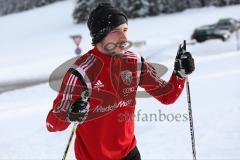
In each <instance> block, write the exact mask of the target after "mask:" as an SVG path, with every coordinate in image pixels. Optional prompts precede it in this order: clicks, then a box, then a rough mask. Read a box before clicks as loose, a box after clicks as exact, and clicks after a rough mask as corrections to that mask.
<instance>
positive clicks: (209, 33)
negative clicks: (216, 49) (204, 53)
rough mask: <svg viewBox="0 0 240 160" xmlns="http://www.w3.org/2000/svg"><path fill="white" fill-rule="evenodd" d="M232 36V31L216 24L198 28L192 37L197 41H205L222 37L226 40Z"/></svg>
mask: <svg viewBox="0 0 240 160" xmlns="http://www.w3.org/2000/svg"><path fill="white" fill-rule="evenodd" d="M230 37H231V32H230V31H228V30H226V29H219V28H218V27H217V26H216V24H213V25H205V26H201V27H199V28H196V29H195V30H194V32H193V34H192V39H193V40H196V41H197V42H204V41H206V40H209V39H221V40H222V41H226V40H227V39H229V38H230Z"/></svg>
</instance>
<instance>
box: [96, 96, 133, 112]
mask: <svg viewBox="0 0 240 160" xmlns="http://www.w3.org/2000/svg"><path fill="white" fill-rule="evenodd" d="M131 103H132V100H131V99H130V100H127V101H120V102H119V103H115V104H113V105H108V106H102V105H99V106H97V107H96V108H95V109H94V111H93V112H110V111H112V110H114V109H117V108H120V107H127V106H129V105H130V104H131Z"/></svg>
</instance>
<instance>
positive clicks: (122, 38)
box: [120, 32, 127, 41]
mask: <svg viewBox="0 0 240 160" xmlns="http://www.w3.org/2000/svg"><path fill="white" fill-rule="evenodd" d="M120 38H121V40H122V41H127V35H126V33H124V32H121V33H120Z"/></svg>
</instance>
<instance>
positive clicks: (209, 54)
mask: <svg viewBox="0 0 240 160" xmlns="http://www.w3.org/2000/svg"><path fill="white" fill-rule="evenodd" d="M72 10H73V1H66V2H59V3H55V4H52V5H50V6H47V7H43V8H38V9H35V10H32V11H27V12H24V13H19V14H13V15H9V16H4V17H0V26H1V27H0V57H1V58H0V75H1V76H0V84H4V83H9V82H17V81H23V80H31V79H44V78H47V77H48V76H49V74H50V73H51V72H52V71H53V70H54V69H55V68H56V67H58V66H59V65H60V64H62V63H63V62H64V61H66V60H68V59H70V58H72V57H73V56H75V55H74V49H75V44H74V43H73V41H72V40H71V39H70V38H69V36H70V35H73V34H81V35H82V36H83V40H82V43H81V47H82V49H83V50H84V51H87V50H88V49H90V48H91V45H90V43H91V40H90V37H89V32H88V30H87V27H86V25H85V24H83V25H75V24H73V23H72V18H71V13H72ZM239 15H240V5H237V6H230V7H224V8H214V7H210V8H203V9H192V10H187V11H184V12H182V13H176V14H171V15H161V16H157V17H151V18H146V19H135V20H130V21H129V39H130V40H132V41H142V40H145V41H146V44H147V45H146V46H145V47H143V48H142V49H141V50H140V52H141V54H142V55H143V56H144V57H146V58H148V60H149V61H151V62H157V63H162V64H164V65H166V66H168V67H169V72H168V73H167V75H166V76H164V78H165V79H166V80H167V79H168V78H169V74H170V73H171V70H172V66H173V62H174V57H175V54H176V51H177V48H178V45H179V44H180V43H181V42H182V41H183V40H184V39H187V40H189V39H190V36H191V34H192V32H193V30H194V28H195V27H197V26H200V25H204V24H210V23H214V22H216V21H217V20H218V19H219V18H224V17H233V18H237V19H239V18H240V16H239ZM187 48H188V50H189V51H191V52H192V54H193V56H194V58H195V61H196V71H195V72H194V74H192V75H191V76H190V85H191V96H192V108H193V118H194V127H195V138H196V150H197V157H198V158H199V159H240V142H239V139H240V123H239V121H240V118H239V115H240V103H239V97H240V86H239V81H240V63H239V60H240V52H239V51H236V40H235V35H232V38H231V39H230V40H229V41H227V42H222V41H220V40H210V41H208V42H206V43H202V44H196V45H191V46H190V45H189V46H187ZM133 50H136V49H134V48H133ZM56 94H57V93H56V92H55V91H53V90H52V89H51V88H50V87H49V85H48V84H47V83H45V84H41V85H37V86H34V87H29V88H25V89H21V90H16V91H11V92H6V93H3V94H0V132H1V134H0V135H1V136H0V159H61V158H62V155H63V152H64V150H65V147H66V143H67V140H68V137H69V134H70V131H71V128H69V129H68V130H67V131H65V132H58V133H49V132H47V130H46V127H45V119H46V116H47V113H48V111H49V110H50V108H51V107H52V106H51V105H52V101H53V99H54V98H55V96H56ZM160 113H161V114H160ZM150 114H156V116H157V118H163V117H164V115H166V116H167V117H168V119H167V118H166V119H165V120H162V119H161V120H157V121H150V119H149V118H150ZM187 114H188V110H187V100H186V93H185V91H184V93H183V94H182V95H181V97H180V98H179V100H178V101H177V102H176V103H175V104H173V105H171V106H164V105H162V104H160V103H158V102H157V101H156V100H154V99H153V98H141V99H140V98H138V99H137V109H136V130H135V131H136V137H137V140H138V147H139V150H140V152H141V155H142V159H143V160H152V159H154V160H158V159H191V158H192V152H191V141H190V132H189V123H188V121H187V119H188V117H186V116H187ZM160 115H161V116H160ZM173 116H178V117H179V116H181V118H178V120H177V119H176V118H175V119H173V118H172V117H173ZM146 118H148V119H149V121H145V119H146ZM70 157H71V158H72V159H74V153H73V149H72V148H71V153H70Z"/></svg>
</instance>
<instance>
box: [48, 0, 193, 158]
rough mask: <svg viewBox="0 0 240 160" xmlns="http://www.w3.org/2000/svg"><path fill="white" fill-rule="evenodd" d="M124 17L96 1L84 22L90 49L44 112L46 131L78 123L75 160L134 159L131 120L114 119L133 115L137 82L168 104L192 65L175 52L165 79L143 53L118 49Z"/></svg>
mask: <svg viewBox="0 0 240 160" xmlns="http://www.w3.org/2000/svg"><path fill="white" fill-rule="evenodd" d="M127 21H128V20H127V16H126V15H125V14H124V13H122V12H121V11H120V10H118V9H117V8H115V7H113V6H111V5H110V4H106V3H104V4H100V5H98V6H97V7H96V8H95V9H94V10H93V11H92V12H91V14H90V17H89V20H88V23H87V24H88V28H89V30H90V33H91V37H92V44H93V46H94V48H93V49H91V50H90V51H88V52H87V53H86V54H84V55H83V56H81V57H80V58H79V59H77V60H76V62H75V63H74V65H73V66H72V67H71V68H70V69H69V70H68V72H67V73H66V75H65V77H64V79H63V82H62V85H61V89H60V91H59V94H58V96H57V97H56V99H55V100H54V103H53V108H52V109H51V110H50V112H49V114H48V117H47V129H48V130H49V131H50V132H56V131H62V130H65V129H66V128H67V127H68V126H69V125H70V123H71V122H78V126H77V129H76V140H75V155H76V158H77V159H78V160H140V159H141V157H140V153H139V151H138V149H137V147H136V138H135V136H134V119H133V118H129V119H125V120H121V119H120V118H121V115H123V114H124V115H128V116H129V117H134V110H135V104H136V100H135V97H136V92H137V87H138V86H140V87H142V88H144V89H145V90H146V91H147V92H148V93H149V94H150V95H152V96H153V97H154V98H156V99H157V100H159V101H160V102H161V103H163V104H171V103H174V102H175V101H176V99H177V98H178V97H179V95H180V94H181V92H182V90H183V87H184V82H185V78H184V77H185V76H186V75H188V74H190V73H192V72H193V70H194V63H193V58H192V57H191V54H190V53H189V52H186V54H184V55H183V54H182V55H181V54H178V56H177V57H176V62H175V67H174V72H173V74H172V76H171V78H170V80H169V82H165V81H164V80H162V79H161V78H159V77H158V76H157V75H156V73H155V70H154V68H153V67H152V66H151V65H150V64H149V63H147V62H146V61H145V60H144V58H142V57H140V56H139V55H137V54H134V53H132V52H130V51H126V50H125V49H124V48H125V45H126V42H127V40H128V37H127V32H128V23H127ZM109 47H111V49H109ZM179 52H180V50H179Z"/></svg>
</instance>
